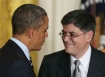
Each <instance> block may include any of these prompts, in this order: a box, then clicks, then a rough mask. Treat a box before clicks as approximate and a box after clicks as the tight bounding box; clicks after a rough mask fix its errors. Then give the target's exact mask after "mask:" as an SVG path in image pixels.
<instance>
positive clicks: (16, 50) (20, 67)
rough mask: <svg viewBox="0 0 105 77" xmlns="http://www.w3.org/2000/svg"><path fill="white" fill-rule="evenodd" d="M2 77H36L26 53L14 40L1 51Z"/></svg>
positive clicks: (0, 68) (0, 73) (0, 71)
mask: <svg viewBox="0 0 105 77" xmlns="http://www.w3.org/2000/svg"><path fill="white" fill-rule="evenodd" d="M0 77H35V74H34V71H33V68H32V67H31V64H30V62H29V61H28V59H27V58H26V56H25V54H24V52H23V51H22V50H21V48H20V47H19V46H18V45H17V44H16V43H15V42H13V41H12V40H9V41H8V42H7V43H6V44H5V45H4V46H3V47H2V48H1V50H0Z"/></svg>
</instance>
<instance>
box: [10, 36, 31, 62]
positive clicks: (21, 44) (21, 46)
mask: <svg viewBox="0 0 105 77" xmlns="http://www.w3.org/2000/svg"><path fill="white" fill-rule="evenodd" d="M10 40H12V41H14V42H15V43H16V44H17V45H18V46H19V47H20V48H21V49H22V50H23V52H24V54H25V56H26V57H27V59H28V60H30V55H29V50H28V48H27V47H26V45H24V44H23V43H22V42H21V41H19V40H18V39H16V38H14V37H12V38H10Z"/></svg>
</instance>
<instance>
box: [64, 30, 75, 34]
mask: <svg viewBox="0 0 105 77" xmlns="http://www.w3.org/2000/svg"><path fill="white" fill-rule="evenodd" d="M62 32H64V33H66V32H65V31H64V30H62ZM67 33H76V32H73V31H72V32H67Z"/></svg>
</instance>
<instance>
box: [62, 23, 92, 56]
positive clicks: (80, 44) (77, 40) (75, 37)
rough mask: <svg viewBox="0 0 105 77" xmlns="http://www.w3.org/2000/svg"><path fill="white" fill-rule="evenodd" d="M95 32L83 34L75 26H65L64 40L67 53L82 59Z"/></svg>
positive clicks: (63, 31)
mask: <svg viewBox="0 0 105 77" xmlns="http://www.w3.org/2000/svg"><path fill="white" fill-rule="evenodd" d="M92 36H93V32H92V31H89V32H85V33H84V32H83V31H81V30H80V29H79V28H78V27H76V26H75V25H74V24H72V23H71V24H68V25H64V26H63V30H62V40H63V43H64V46H65V51H66V52H67V53H69V54H72V55H73V56H75V57H78V58H79V57H81V56H82V55H83V54H84V53H85V52H86V50H87V48H88V46H89V42H90V41H91V39H92Z"/></svg>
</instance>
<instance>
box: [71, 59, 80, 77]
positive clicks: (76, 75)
mask: <svg viewBox="0 0 105 77" xmlns="http://www.w3.org/2000/svg"><path fill="white" fill-rule="evenodd" d="M74 64H75V69H74V71H73V77H81V71H80V69H79V65H80V61H79V60H75V61H74Z"/></svg>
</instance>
